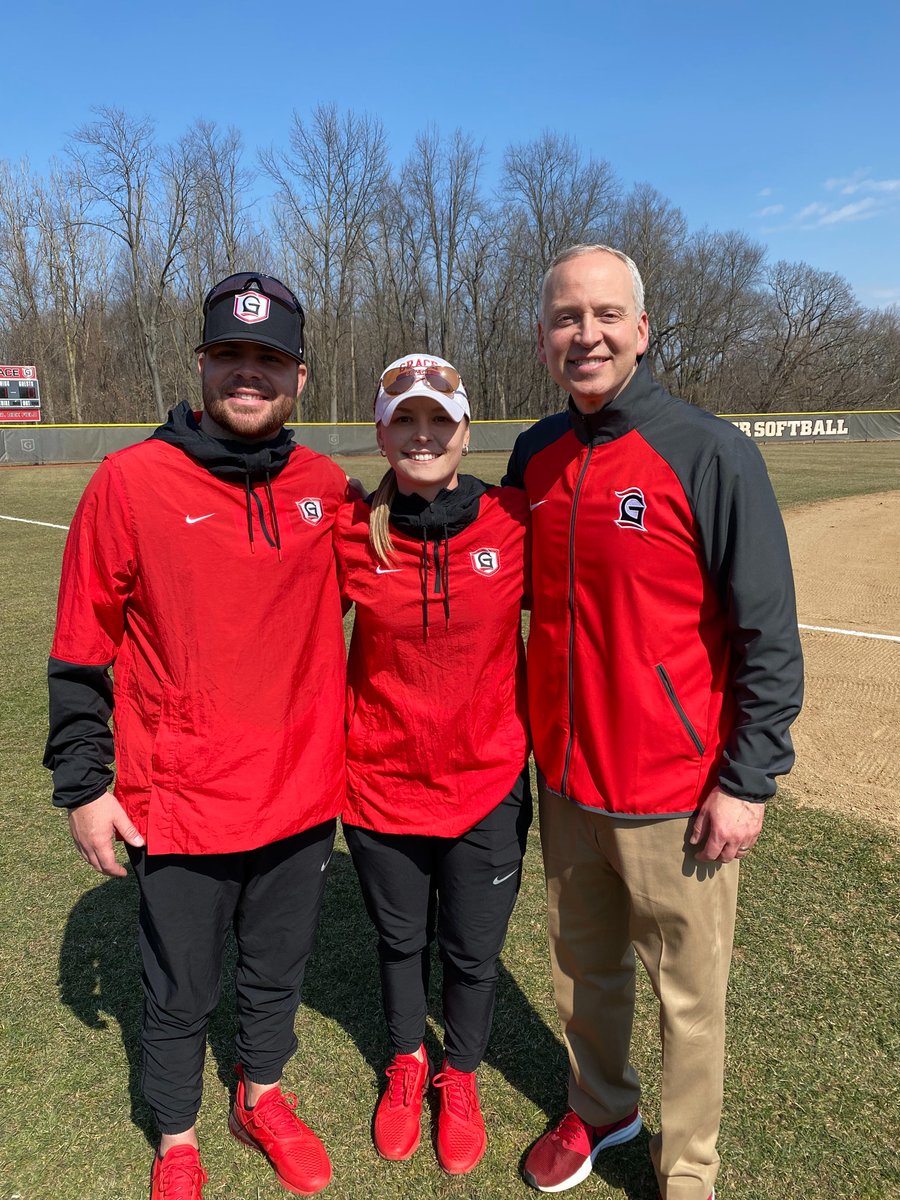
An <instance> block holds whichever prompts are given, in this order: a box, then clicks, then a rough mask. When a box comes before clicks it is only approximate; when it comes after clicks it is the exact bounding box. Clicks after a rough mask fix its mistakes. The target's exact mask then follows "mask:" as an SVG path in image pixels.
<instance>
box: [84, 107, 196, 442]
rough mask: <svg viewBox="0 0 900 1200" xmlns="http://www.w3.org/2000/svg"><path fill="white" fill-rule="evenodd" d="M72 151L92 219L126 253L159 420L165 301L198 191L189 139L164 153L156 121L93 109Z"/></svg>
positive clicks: (162, 411) (114, 110)
mask: <svg viewBox="0 0 900 1200" xmlns="http://www.w3.org/2000/svg"><path fill="white" fill-rule="evenodd" d="M94 111H95V112H96V114H97V119H96V120H95V121H92V122H90V123H89V124H87V125H83V126H82V127H81V128H80V129H79V130H78V131H77V132H76V134H75V136H74V140H73V142H72V143H71V145H70V147H69V153H70V155H71V157H72V160H73V163H74V164H75V168H76V170H77V172H78V173H79V175H80V178H81V186H82V188H83V189H84V193H85V195H86V196H87V197H88V199H89V201H90V204H91V212H92V220H93V222H94V223H95V224H97V225H98V226H99V227H100V228H102V229H105V230H107V232H109V233H110V234H111V235H112V236H113V237H115V238H117V239H118V240H119V242H120V243H121V245H122V248H123V252H124V254H123V257H124V267H125V272H126V277H127V280H128V290H129V299H130V302H131V304H132V307H133V311H134V315H135V319H136V322H137V327H138V331H139V336H140V345H141V351H142V355H143V360H144V363H145V366H146V370H147V374H148V376H149V379H150V385H151V391H152V396H153V402H154V406H155V410H156V414H157V416H158V417H159V419H160V420H162V419H163V418H164V417H165V414H166V408H167V405H166V402H165V399H164V396H163V387H162V382H161V377H160V363H159V344H160V323H161V319H162V315H163V303H164V300H165V297H166V293H167V291H168V289H169V288H170V286H171V283H172V280H173V277H174V275H175V272H176V268H177V264H178V259H179V255H180V254H181V250H182V240H183V237H184V233H185V229H186V227H187V221H188V214H189V211H190V207H191V203H192V200H193V195H194V190H195V187H196V168H195V162H194V158H193V156H192V153H191V150H192V146H191V143H190V139H187V138H182V139H181V140H180V141H179V142H177V143H175V144H174V145H172V146H168V147H164V148H162V149H160V148H159V147H157V145H156V142H155V139H154V127H153V123H152V122H151V121H150V120H149V119H147V118H144V119H142V120H134V119H132V118H130V117H128V116H127V115H126V114H125V113H124V112H123V111H122V110H121V109H117V108H109V107H103V108H98V109H95V110H94Z"/></svg>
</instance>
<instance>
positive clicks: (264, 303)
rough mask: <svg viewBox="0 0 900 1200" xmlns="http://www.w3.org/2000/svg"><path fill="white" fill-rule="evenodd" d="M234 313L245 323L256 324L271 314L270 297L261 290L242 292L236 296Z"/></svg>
mask: <svg viewBox="0 0 900 1200" xmlns="http://www.w3.org/2000/svg"><path fill="white" fill-rule="evenodd" d="M234 315H235V316H236V317H237V319H238V320H239V321H243V322H244V324H245V325H256V324H257V322H259V321H265V320H266V319H267V318H268V316H269V297H268V296H263V295H262V293H261V292H241V293H240V295H238V296H235V298H234Z"/></svg>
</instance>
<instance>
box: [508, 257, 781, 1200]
mask: <svg viewBox="0 0 900 1200" xmlns="http://www.w3.org/2000/svg"><path fill="white" fill-rule="evenodd" d="M647 346H648V321H647V313H646V312H645V311H644V302H643V284H642V282H641V277H640V274H639V272H638V270H637V267H636V266H635V264H634V263H633V262H632V261H631V259H629V258H628V257H627V256H626V255H624V254H623V253H622V252H621V251H618V250H614V249H613V248H612V247H609V246H574V247H572V248H570V249H569V250H566V251H564V252H563V253H562V254H560V255H559V256H558V257H557V258H556V259H555V260H554V262H553V263H552V264H551V266H550V269H549V270H548V271H547V274H546V275H545V277H544V282H543V288H542V294H541V311H540V320H539V324H538V353H539V357H540V359H541V361H542V362H543V363H544V364H545V365H546V367H547V369H548V371H549V372H550V375H551V377H552V378H553V379H554V381H555V382H556V383H558V384H559V386H560V387H561V388H563V389H564V390H565V391H566V392H568V393H569V404H568V408H567V410H566V411H564V412H561V413H557V414H556V415H554V416H551V417H547V418H545V419H544V420H542V421H539V422H538V423H537V424H536V425H534V426H532V428H531V429H529V430H527V431H526V432H525V433H523V434H522V435H521V436H520V437H519V438H518V440H517V441H516V445H515V448H514V450H513V453H512V456H511V458H510V462H509V468H508V472H507V475H506V478H505V480H504V482H505V483H512V484H516V485H518V486H519V487H523V488H524V489H525V491H526V492H527V494H528V498H529V501H530V505H531V509H532V517H533V539H534V549H533V563H532V574H533V580H532V582H533V592H534V608H533V613H532V620H531V634H530V640H529V645H528V677H529V692H530V696H531V714H530V715H531V724H532V736H533V740H534V752H535V758H536V761H537V765H538V772H539V782H540V815H541V839H542V845H543V854H544V867H545V871H546V876H547V896H548V926H549V935H550V951H551V961H552V967H553V979H554V987H555V992H556V1002H557V1007H558V1010H559V1015H560V1020H561V1022H562V1025H563V1031H564V1035H565V1040H566V1045H567V1048H568V1052H569V1061H570V1074H569V1105H570V1108H569V1111H568V1112H567V1113H566V1115H565V1116H564V1117H563V1118H562V1120H561V1121H560V1122H559V1123H558V1124H557V1125H556V1126H555V1127H554V1128H553V1129H551V1130H550V1131H549V1132H548V1133H546V1134H544V1136H543V1137H541V1138H540V1139H539V1140H538V1141H537V1142H536V1143H535V1145H534V1146H533V1147H532V1148H531V1150H530V1152H529V1153H528V1156H527V1158H526V1161H525V1166H524V1174H525V1178H526V1179H527V1180H528V1182H529V1183H530V1184H532V1185H533V1186H534V1187H536V1188H537V1189H538V1190H540V1191H545V1192H559V1191H564V1190H565V1189H567V1188H570V1187H574V1186H575V1185H576V1184H578V1183H580V1182H581V1181H582V1180H584V1179H586V1178H587V1177H588V1175H590V1173H591V1169H592V1166H593V1163H594V1161H595V1160H596V1158H597V1155H598V1154H599V1153H600V1152H601V1151H602V1150H603V1149H604V1148H606V1147H608V1146H614V1145H617V1144H619V1143H621V1142H626V1141H628V1140H630V1139H631V1138H633V1137H634V1136H635V1135H636V1134H637V1133H638V1131H639V1130H640V1128H641V1117H640V1113H639V1109H638V1100H639V1083H638V1078H637V1074H636V1072H635V1071H634V1068H633V1067H632V1066H631V1064H630V1061H629V1047H630V1041H631V1031H632V1022H633V1018H634V994H635V955H637V956H638V957H639V958H640V959H641V961H642V963H643V964H644V967H645V969H646V970H647V973H648V975H649V976H650V980H651V983H652V985H653V989H654V991H655V993H656V995H657V997H658V998H659V1004H660V1029H661V1034H662V1051H663V1052H662V1081H661V1089H660V1130H659V1132H658V1133H657V1134H656V1135H655V1136H654V1137H652V1138H651V1141H650V1152H651V1156H652V1159H653V1165H654V1168H655V1170H656V1176H657V1180H658V1183H659V1190H660V1195H661V1197H662V1200H707V1198H708V1197H711V1196H712V1195H713V1191H714V1183H715V1179H716V1174H717V1170H718V1163H719V1158H718V1154H717V1153H716V1141H717V1137H718V1132H719V1122H720V1117H721V1108H722V1092H723V1066H724V1046H725V993H726V988H727V983H728V971H729V965H730V960H731V949H732V940H733V932H734V921H735V911H736V906H737V884H738V871H739V863H740V860H741V859H742V858H743V857H744V856H745V855H747V854H749V853H750V852H751V850H752V849H753V847H754V845H755V844H756V841H757V839H758V838H759V836H760V832H761V830H762V824H763V814H764V811H765V801H766V800H767V799H769V797H770V796H772V795H773V794H774V792H775V776H776V775H779V774H784V773H785V772H787V771H788V770H789V769H790V767H791V765H792V763H793V750H792V748H791V741H790V736H789V733H788V729H789V726H790V724H791V722H792V721H793V719H794V718H795V716H796V715H797V713H798V711H799V708H800V702H801V698H802V686H803V685H802V660H801V652H800V642H799V635H798V632H797V620H796V611H795V604H794V591H793V582H792V576H791V565H790V559H789V555H788V548H787V542H786V538H785V534H784V527H783V524H782V520H781V516H780V513H779V511H778V506H777V504H776V502H775V497H774V495H773V492H772V488H771V485H770V483H769V480H768V476H767V474H766V469H765V466H764V464H763V461H762V458H761V456H760V454H759V451H758V450H757V448H756V447H755V446H754V445H753V443H752V442H751V441H750V440H749V439H748V438H746V437H745V436H744V434H742V433H740V432H739V431H738V430H737V429H736V428H734V426H732V425H731V424H730V423H729V422H726V421H721V420H719V419H718V418H716V417H714V416H712V415H711V414H709V413H706V412H702V411H700V410H699V409H696V408H694V407H692V406H691V405H688V404H685V403H683V402H682V401H680V400H677V399H675V398H674V397H673V396H671V395H669V393H668V392H667V391H665V389H664V388H662V387H661V386H660V385H659V384H658V383H656V382H655V381H654V379H653V377H652V375H651V373H650V369H649V365H648V363H647V359H646V352H647Z"/></svg>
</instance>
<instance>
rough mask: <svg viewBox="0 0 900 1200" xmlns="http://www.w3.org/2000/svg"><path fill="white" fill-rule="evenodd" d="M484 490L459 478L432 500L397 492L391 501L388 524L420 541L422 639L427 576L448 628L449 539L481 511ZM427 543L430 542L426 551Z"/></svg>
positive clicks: (468, 479) (479, 483)
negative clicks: (442, 600) (440, 603)
mask: <svg viewBox="0 0 900 1200" xmlns="http://www.w3.org/2000/svg"><path fill="white" fill-rule="evenodd" d="M487 490H488V484H486V483H483V482H482V481H481V480H480V479H476V478H475V476H474V475H460V476H459V480H458V483H457V486H456V487H455V488H453V489H452V491H448V490H447V488H442V489H441V490H440V491H439V492H438V494H437V495H436V496H435V498H434V499H433V500H430V501H429V500H424V499H423V498H422V497H421V496H416V495H412V496H404V495H402V494H401V493H400V492H397V494H396V495H395V496H394V498H393V500H392V501H391V524H392V525H393V526H394V527H395V528H396V529H399V530H401V531H402V532H403V533H405V534H407V536H409V537H414V538H416V539H417V540H421V542H422V635H423V637H424V638H425V639H426V640H427V639H428V593H429V573H432V582H431V585H430V590H431V592H432V593H433V594H434V595H435V596H440V595H442V596H443V598H444V620H445V621H446V623H447V624H448V625H449V624H450V539H451V538H452V537H454V536H455V535H456V534H457V533H462V531H463V530H464V529H466V528H467V527H468V526H469V525H471V524H472V522H473V521H474V520H475V518H476V517H477V516H478V512H479V509H480V508H481V497H482V496H483V495H484V493H485V492H486V491H487ZM429 542H431V543H432V545H431V550H430V551H429V545H428V544H429ZM441 547H443V551H444V553H443V559H442V557H441ZM429 553H430V556H431V560H429Z"/></svg>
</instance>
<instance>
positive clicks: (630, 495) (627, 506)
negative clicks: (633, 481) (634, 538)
mask: <svg viewBox="0 0 900 1200" xmlns="http://www.w3.org/2000/svg"><path fill="white" fill-rule="evenodd" d="M616 495H617V496H618V497H619V517H618V520H617V521H616V524H617V525H618V526H619V528H620V529H643V530H644V531H645V532H646V528H647V527H646V525H645V524H644V513H645V512H646V511H647V501H646V500H645V499H644V493H643V492H642V491H641V489H640V488H639V487H631V488H626V489H625V491H624V492H616Z"/></svg>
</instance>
